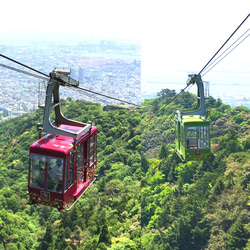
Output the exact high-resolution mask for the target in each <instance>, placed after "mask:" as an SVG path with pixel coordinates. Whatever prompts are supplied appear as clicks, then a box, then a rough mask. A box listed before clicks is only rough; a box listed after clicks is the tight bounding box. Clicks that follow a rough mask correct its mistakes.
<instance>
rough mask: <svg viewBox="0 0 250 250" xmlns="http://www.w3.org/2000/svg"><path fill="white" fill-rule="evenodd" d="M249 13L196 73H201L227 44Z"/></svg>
mask: <svg viewBox="0 0 250 250" xmlns="http://www.w3.org/2000/svg"><path fill="white" fill-rule="evenodd" d="M249 16H250V14H248V15H247V17H246V18H245V19H244V20H243V21H242V22H241V24H240V25H239V26H238V27H237V28H236V29H235V31H234V32H233V33H232V34H231V35H230V36H229V38H228V39H227V40H226V41H225V42H224V43H223V44H222V46H221V47H220V48H219V49H218V50H217V52H216V53H215V54H214V55H213V56H212V58H211V59H210V60H209V61H208V62H207V63H206V65H205V66H204V67H203V68H202V69H201V70H200V72H199V73H198V75H199V74H201V72H203V70H205V68H206V67H207V66H208V65H209V64H210V62H211V61H212V60H213V59H214V58H215V56H216V55H217V54H218V53H219V52H220V51H221V49H222V48H223V47H224V46H225V45H226V44H227V42H228V41H229V40H230V39H231V38H232V37H233V35H234V34H235V33H236V32H237V30H238V29H239V28H240V27H241V26H242V24H243V23H244V22H245V21H246V20H247V19H248V17H249Z"/></svg>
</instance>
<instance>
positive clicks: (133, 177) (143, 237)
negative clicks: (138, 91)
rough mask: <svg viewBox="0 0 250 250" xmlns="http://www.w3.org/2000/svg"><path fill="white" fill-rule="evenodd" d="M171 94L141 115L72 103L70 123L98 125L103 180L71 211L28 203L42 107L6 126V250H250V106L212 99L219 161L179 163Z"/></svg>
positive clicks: (1, 138)
mask: <svg viewBox="0 0 250 250" xmlns="http://www.w3.org/2000/svg"><path fill="white" fill-rule="evenodd" d="M175 94H176V93H175V91H173V90H168V89H165V90H162V91H161V92H159V93H158V96H157V98H155V99H150V100H147V99H146V100H145V101H144V102H143V103H142V105H141V113H140V112H138V111H135V112H128V111H127V110H123V109H121V110H110V111H103V107H102V106H100V105H99V104H96V103H95V104H94V103H90V102H84V101H75V100H72V99H70V98H68V99H67V100H62V109H63V113H64V115H65V116H66V117H68V118H70V119H75V120H78V121H84V122H87V121H90V120H91V121H93V124H94V125H96V126H97V127H98V148H97V149H98V165H97V174H98V175H99V177H100V179H99V180H98V181H96V182H95V183H94V185H93V186H92V187H91V188H90V189H89V190H88V191H87V192H86V193H85V194H84V196H83V197H82V198H81V199H80V200H79V201H78V202H77V203H76V205H75V206H74V207H73V208H72V209H71V210H70V211H69V212H65V213H62V212H58V211H57V209H55V208H50V207H47V206H42V205H32V206H31V205H29V204H27V203H28V194H27V175H28V161H29V150H28V148H29V146H30V145H31V144H32V143H33V142H34V141H36V140H37V139H38V135H37V131H36V124H37V123H38V122H42V116H43V111H42V110H37V111H36V112H34V113H31V114H26V115H24V116H22V117H18V118H14V119H11V120H6V121H3V122H1V123H0V180H1V181H0V197H1V199H0V249H8V250H10V249H22V250H23V249H37V250H40V249H93V250H94V249H112V250H114V249H117V250H118V249H124V250H125V249H134V250H136V249H144V250H154V249H159V250H160V249H171V250H172V249H184V250H185V249H211V250H214V249H250V204H249V203H250V201H249V196H250V184H249V183H250V182H249V181H250V172H249V170H250V154H249V153H250V110H249V109H248V108H246V107H243V106H240V107H235V108H232V107H230V106H229V105H225V104H223V103H222V102H221V100H219V99H218V100H215V99H214V98H212V97H210V98H209V99H207V100H206V107H207V109H208V110H210V115H209V119H210V121H211V147H212V157H211V158H210V159H209V160H208V161H204V162H187V163H183V162H181V161H180V160H179V158H178V157H177V156H176V154H175V152H174V144H173V142H174V135H175V133H174V126H173V124H174V113H175V111H176V109H182V108H188V107H190V106H192V105H193V104H194V103H195V101H196V96H194V95H193V94H190V93H183V94H182V95H181V96H179V97H178V99H176V100H175V101H174V102H172V103H170V100H171V98H172V97H173V96H174V95H175Z"/></svg>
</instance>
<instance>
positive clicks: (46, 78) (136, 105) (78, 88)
mask: <svg viewBox="0 0 250 250" xmlns="http://www.w3.org/2000/svg"><path fill="white" fill-rule="evenodd" d="M0 56H1V57H3V58H5V59H7V60H9V61H12V62H14V63H16V64H19V65H21V66H23V67H25V68H28V69H30V70H32V71H34V72H36V73H39V74H42V75H43V77H42V76H39V75H36V74H33V73H30V72H27V71H24V70H20V69H16V68H14V67H11V66H8V65H5V64H0V67H4V68H7V69H10V70H13V71H16V72H19V73H22V74H26V75H29V76H33V77H36V78H39V79H42V80H49V79H50V75H47V74H45V73H43V72H41V71H38V70H36V69H34V68H32V67H29V66H27V65H25V64H23V63H20V62H18V61H16V60H14V59H12V58H10V57H7V56H5V55H3V54H0ZM58 80H59V81H61V82H62V83H64V81H63V80H62V79H58ZM68 87H72V88H74V90H76V91H78V90H79V91H80V92H82V93H83V91H84V92H85V93H86V92H89V93H91V94H94V95H99V96H102V97H105V98H108V99H112V100H115V101H119V102H122V103H126V104H129V105H133V106H135V107H140V106H139V105H138V104H135V103H132V102H128V101H125V100H121V99H118V98H115V97H112V96H109V95H104V94H101V93H98V92H96V91H92V90H88V89H85V88H82V87H79V86H68ZM93 98H95V97H93ZM96 99H98V98H96ZM104 103H105V102H104Z"/></svg>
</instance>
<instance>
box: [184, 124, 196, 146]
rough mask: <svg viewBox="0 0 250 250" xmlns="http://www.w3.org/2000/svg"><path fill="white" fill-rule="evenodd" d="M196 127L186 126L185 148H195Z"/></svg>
mask: <svg viewBox="0 0 250 250" xmlns="http://www.w3.org/2000/svg"><path fill="white" fill-rule="evenodd" d="M196 129H197V127H186V138H187V148H190V149H192V148H197V140H196Z"/></svg>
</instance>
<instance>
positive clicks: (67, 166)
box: [64, 159, 69, 192]
mask: <svg viewBox="0 0 250 250" xmlns="http://www.w3.org/2000/svg"><path fill="white" fill-rule="evenodd" d="M68 170H69V160H68V159H67V160H66V164H65V175H64V176H65V182H64V192H65V191H66V190H67V189H68V181H69V180H68V179H69V171H68Z"/></svg>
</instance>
